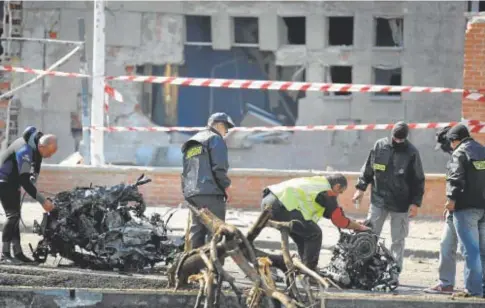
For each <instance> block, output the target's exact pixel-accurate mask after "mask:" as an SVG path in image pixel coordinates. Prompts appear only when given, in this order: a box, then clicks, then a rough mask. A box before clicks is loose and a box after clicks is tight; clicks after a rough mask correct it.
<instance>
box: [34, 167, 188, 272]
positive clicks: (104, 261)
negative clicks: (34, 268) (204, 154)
mask: <svg viewBox="0 0 485 308" xmlns="http://www.w3.org/2000/svg"><path fill="white" fill-rule="evenodd" d="M149 182H151V180H150V179H147V178H145V176H144V175H143V174H142V175H141V176H140V177H139V178H138V179H137V180H136V182H135V183H134V184H132V185H126V184H118V185H115V186H112V187H106V186H95V187H93V186H92V185H91V186H90V187H78V188H75V189H73V190H71V191H64V192H61V193H58V194H57V195H56V196H55V197H54V200H53V202H54V204H55V206H56V207H55V209H54V210H53V211H52V212H51V213H45V214H44V216H43V219H42V222H41V224H40V225H39V223H38V222H37V221H34V233H37V234H39V235H41V236H42V237H43V239H42V240H41V241H39V243H38V245H37V247H36V249H33V248H32V246H31V247H30V249H31V250H32V254H33V257H34V259H35V260H36V261H37V262H39V263H43V262H45V261H46V259H47V256H48V255H49V254H50V255H52V256H54V257H56V256H57V255H60V256H61V257H63V258H66V259H69V260H71V261H73V262H74V263H75V264H76V265H78V266H80V267H89V268H93V269H104V270H107V269H114V268H118V269H120V270H124V271H133V270H141V269H143V268H145V267H147V266H151V267H153V266H154V265H155V263H158V262H162V261H165V262H166V263H168V262H170V261H171V260H172V259H173V257H174V255H175V254H176V253H178V252H180V251H181V250H183V242H181V243H175V242H174V241H171V240H169V238H168V236H167V233H168V228H167V224H168V221H169V220H170V218H171V217H172V215H173V213H172V214H171V215H170V216H169V217H168V219H167V220H166V222H164V221H163V220H162V219H161V216H160V214H157V213H155V214H153V215H152V216H151V217H150V218H148V217H146V216H145V215H144V212H145V209H146V205H145V202H144V200H143V196H142V194H141V193H140V192H139V191H138V187H139V186H141V185H144V184H147V183H149Z"/></svg>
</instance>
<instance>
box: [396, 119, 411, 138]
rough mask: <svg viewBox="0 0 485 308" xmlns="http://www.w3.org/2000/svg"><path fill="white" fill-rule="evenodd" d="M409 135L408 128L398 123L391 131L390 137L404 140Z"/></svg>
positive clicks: (404, 124) (402, 123)
mask: <svg viewBox="0 0 485 308" xmlns="http://www.w3.org/2000/svg"><path fill="white" fill-rule="evenodd" d="M408 134H409V126H408V125H407V124H406V123H404V122H402V121H400V122H397V123H396V124H395V125H394V127H393V129H392V136H393V137H394V138H396V139H406V138H407V137H408Z"/></svg>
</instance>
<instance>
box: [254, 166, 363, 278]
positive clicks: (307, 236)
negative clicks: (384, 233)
mask: <svg viewBox="0 0 485 308" xmlns="http://www.w3.org/2000/svg"><path fill="white" fill-rule="evenodd" d="M346 189H347V179H346V178H345V176H344V175H342V174H339V173H337V174H331V175H327V176H312V177H301V178H294V179H291V180H288V181H284V182H281V183H279V184H275V185H271V186H268V187H267V188H265V189H264V191H263V200H262V201H261V207H262V208H264V207H265V206H271V218H270V219H271V220H274V221H279V222H288V221H297V222H298V223H293V224H292V227H291V230H290V234H289V235H290V237H291V238H292V240H293V241H294V242H295V244H296V246H297V248H298V254H299V256H300V258H301V260H302V262H303V263H304V264H305V265H306V266H307V267H309V268H310V269H312V270H315V269H316V268H317V265H318V260H319V258H320V250H321V248H322V238H323V236H322V229H321V228H320V227H319V226H318V224H317V223H318V221H319V220H320V219H321V218H326V219H330V220H331V221H332V223H333V224H334V225H335V226H337V227H338V228H342V229H352V230H356V231H366V230H369V228H368V227H366V226H364V225H362V224H360V223H358V222H357V221H354V220H352V219H349V218H348V217H346V216H345V214H344V212H343V209H342V208H341V207H340V206H339V205H338V201H337V197H338V195H340V194H342V193H344V191H345V190H346ZM273 274H275V272H274V271H273Z"/></svg>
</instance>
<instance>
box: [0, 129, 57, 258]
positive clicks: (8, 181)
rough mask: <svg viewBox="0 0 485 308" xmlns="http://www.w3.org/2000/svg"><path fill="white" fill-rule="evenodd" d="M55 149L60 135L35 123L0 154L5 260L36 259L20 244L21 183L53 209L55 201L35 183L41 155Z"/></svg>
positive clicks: (41, 201) (0, 193)
mask: <svg viewBox="0 0 485 308" xmlns="http://www.w3.org/2000/svg"><path fill="white" fill-rule="evenodd" d="M56 151H57V138H56V137H55V136H54V135H44V134H43V133H42V132H39V131H37V130H36V128H35V127H28V128H27V129H26V130H25V131H24V133H23V136H22V137H21V138H18V139H17V140H15V141H14V142H12V144H11V145H10V146H9V147H8V148H7V150H6V151H5V152H3V153H1V154H0V201H1V202H2V206H3V209H4V211H5V214H6V216H7V223H6V224H5V226H4V228H3V234H2V255H1V260H2V261H3V262H6V263H19V262H33V260H31V259H29V258H27V257H26V256H25V255H24V253H23V252H22V247H21V245H20V228H19V222H20V214H21V213H20V206H21V205H20V202H21V201H20V187H22V188H23V189H24V190H25V191H26V192H27V193H28V194H29V195H30V196H31V197H32V198H34V199H35V200H37V201H38V202H39V203H40V204H41V205H42V207H43V208H44V210H45V211H47V212H50V211H52V209H53V208H54V205H53V204H52V201H51V200H49V199H47V198H45V197H44V196H43V195H42V194H41V193H39V192H38V191H37V189H36V187H35V183H36V181H37V178H38V176H39V174H40V167H41V164H42V158H48V157H51V156H52V155H53V154H54V153H55V152H56ZM10 245H12V248H13V253H14V256H13V257H12V255H11V252H10Z"/></svg>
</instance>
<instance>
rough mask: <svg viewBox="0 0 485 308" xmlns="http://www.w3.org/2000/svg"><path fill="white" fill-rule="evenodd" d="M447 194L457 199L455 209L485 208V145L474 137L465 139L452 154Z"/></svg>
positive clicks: (448, 167)
mask: <svg viewBox="0 0 485 308" xmlns="http://www.w3.org/2000/svg"><path fill="white" fill-rule="evenodd" d="M446 196H447V197H448V198H449V199H451V200H454V201H455V211H459V210H462V209H466V208H485V147H483V146H482V145H481V144H480V143H478V142H476V141H475V140H473V139H472V138H466V139H465V140H463V141H462V142H461V143H460V144H459V145H458V146H457V147H456V148H455V150H454V151H453V154H451V158H450V161H449V162H448V165H447V172H446Z"/></svg>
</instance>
